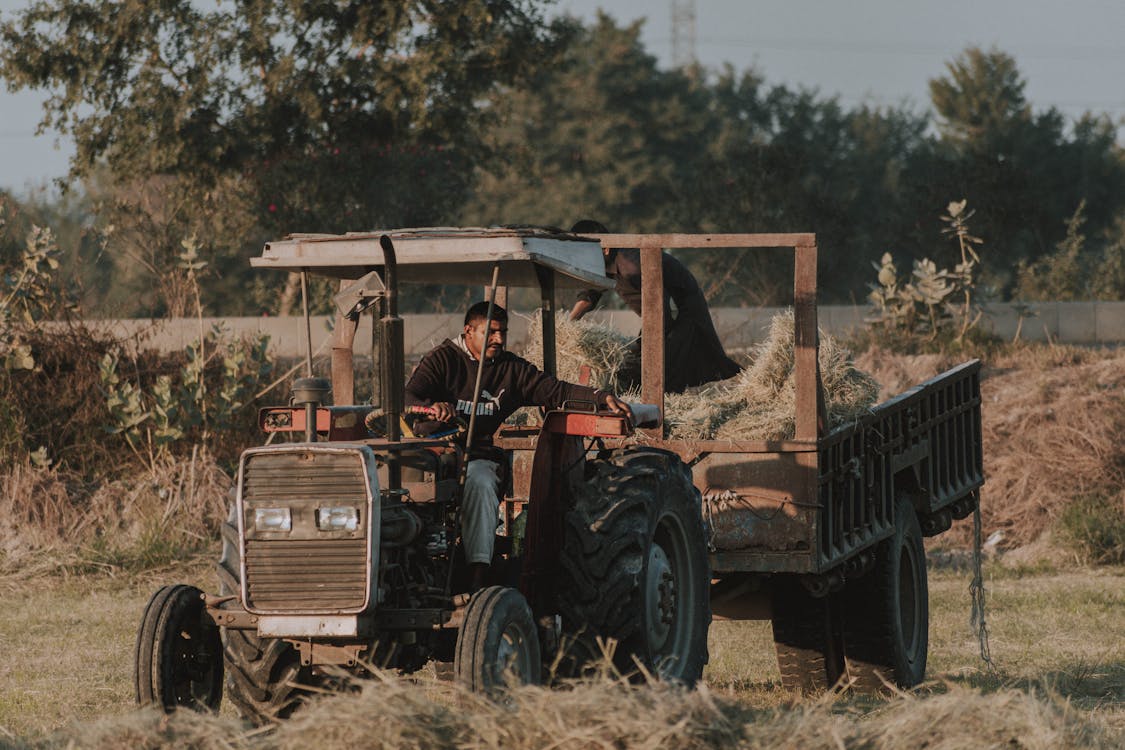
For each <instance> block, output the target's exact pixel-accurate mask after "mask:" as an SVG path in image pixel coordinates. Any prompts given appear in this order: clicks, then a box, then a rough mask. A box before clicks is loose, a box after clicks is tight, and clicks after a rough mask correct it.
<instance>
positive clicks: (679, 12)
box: [672, 0, 695, 68]
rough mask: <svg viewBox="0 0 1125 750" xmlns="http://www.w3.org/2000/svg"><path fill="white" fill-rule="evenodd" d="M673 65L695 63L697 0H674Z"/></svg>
mask: <svg viewBox="0 0 1125 750" xmlns="http://www.w3.org/2000/svg"><path fill="white" fill-rule="evenodd" d="M672 65H673V66H674V67H676V68H688V67H691V66H692V65H695V0H672Z"/></svg>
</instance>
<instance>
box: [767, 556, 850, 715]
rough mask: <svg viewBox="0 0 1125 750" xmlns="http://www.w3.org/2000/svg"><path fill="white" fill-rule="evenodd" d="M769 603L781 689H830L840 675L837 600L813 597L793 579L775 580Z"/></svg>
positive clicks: (841, 647) (841, 654)
mask: <svg viewBox="0 0 1125 750" xmlns="http://www.w3.org/2000/svg"><path fill="white" fill-rule="evenodd" d="M771 604H772V610H773V613H772V620H773V644H774V650H775V651H776V652H777V666H778V669H779V670H780V671H781V684H782V687H784V688H785V689H786V690H796V691H800V692H801V693H805V694H814V693H823V692H824V691H826V690H830V689H831V688H832V687H833V686H834V685H835V684H836V682H837V681H838V680H839V679H840V677H841V675H843V673H844V642H843V637H842V634H841V629H840V620H841V615H842V613H841V611H840V603H839V601H838V600H837V598H836V597H835V596H832V595H828V596H823V597H819V598H818V597H814V596H813V595H812V594H810V593H809V592H808V591H807V590H806V589H805V587H804V586H803V585H801V583H800V582H799V581H797V580H796V579H795V578H779V579H777V580H775V581H774V584H773V595H772V602H771Z"/></svg>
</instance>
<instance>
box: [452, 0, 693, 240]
mask: <svg viewBox="0 0 1125 750" xmlns="http://www.w3.org/2000/svg"><path fill="white" fill-rule="evenodd" d="M570 24H571V25H570V34H569V36H568V39H569V43H568V44H567V45H566V47H565V48H564V49H563V50H562V51H561V52H560V54H559V55H557V56H556V57H554V58H552V59H550V60H546V61H544V62H545V64H543V65H541V66H540V67H539V69H538V71H537V72H536V75H535V76H534V77H533V78H532V79H531V80H530V81H528V82H527V83H526V84H524V85H522V86H519V87H510V88H507V89H504V90H502V91H500V92H498V93H497V95H496V96H495V97H494V103H493V107H494V108H495V109H496V111H498V112H501V113H503V117H502V118H501V119H500V121H499V124H498V127H496V128H495V129H494V130H493V131H492V134H491V138H492V141H491V142H492V146H493V147H492V152H493V153H494V154H495V159H494V160H493V161H492V162H490V163H489V164H482V165H481V168H480V170H479V174H478V180H477V184H476V189H475V191H474V195H473V198H472V200H471V201H470V202H469V204H468V205H467V206H466V208H465V210H464V211H463V213H462V216H463V217H464V219H465V221H466V222H468V223H484V224H489V223H498V222H499V223H529V224H545V225H553V226H561V227H564V228H566V227H569V226H570V225H571V224H572V223H574V221H575V220H577V219H582V218H593V219H597V220H600V221H602V222H603V223H605V224H607V225H609V226H610V227H611V228H612V229H614V230H616V231H646V230H658V229H659V230H668V229H671V228H673V227H675V226H677V224H676V223H675V217H670V216H669V215H668V209H669V207H670V206H672V205H673V204H675V202H676V199H677V196H678V194H679V192H680V189H681V187H680V186H681V185H682V183H683V182H684V181H685V179H686V174H687V171H688V170H689V169H691V168H693V166H694V165H695V164H696V163H698V157H699V155H700V154H701V153H702V149H703V144H704V143H706V141H707V140H709V139H710V138H711V137H713V135H714V133H715V128H714V117H713V115H710V114H709V113H708V111H707V110H708V106H707V103H708V98H709V95H708V93H707V91H706V87H705V86H704V85H703V84H702V83H701V82H700V81H699V80H698V78H696V77H693V76H692V75H690V74H689V73H685V72H683V71H661V70H659V69H658V68H657V65H656V59H655V58H654V57H653V56H652V55H651V54H650V53H648V52H647V51H646V50H645V49H644V47H643V46H642V45H641V42H640V32H641V22H639V21H638V22H635V23H633V24H631V25H629V26H627V27H620V26H618V25H617V24H616V22H615V21H614V20H613V19H612V18H611V17H609V16H607V15H605V14H604V13H603V14H599V15H598V18H597V20H596V21H595V22H594V23H593V24H592V25H591V26H589V27H585V26H581V25H579V24H577V22H574V21H571V22H570Z"/></svg>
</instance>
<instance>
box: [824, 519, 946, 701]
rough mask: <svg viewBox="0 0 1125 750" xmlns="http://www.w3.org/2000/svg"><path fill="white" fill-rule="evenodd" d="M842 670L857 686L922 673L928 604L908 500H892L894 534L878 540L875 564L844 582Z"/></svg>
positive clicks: (915, 679)
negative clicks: (844, 667)
mask: <svg viewBox="0 0 1125 750" xmlns="http://www.w3.org/2000/svg"><path fill="white" fill-rule="evenodd" d="M845 592H846V596H847V614H846V617H845V620H844V638H845V653H846V656H847V663H848V674H849V676H850V678H851V680H852V685H853V687H855V688H856V689H857V690H861V691H866V692H878V691H880V690H884V689H886V687H887V684H888V683H893V684H894V685H897V686H898V687H900V688H911V687H914V686H915V685H917V684H918V683H920V682H921V681H922V679H923V677H925V674H926V656H927V651H928V649H929V621H930V606H929V592H928V587H927V584H926V552H925V548H924V547H923V546H922V530H921V528H920V527H919V525H918V517H917V515H916V514H915V512H914V507H913V506H912V505H911V504H910V502H909V501H907V500H905V499H903V498H900V499H899V500H898V502H897V503H896V505H895V533H894V536H892V537H891V538H890V539H886V540H884V541H883V542H880V544H879V546H878V547H877V548H876V551H875V567H874V569H873V570H872V571H871V572H869V573H868V574H867V575H865V576H863V577H862V578H859V579H857V580H855V581H849V582H848V584H847V586H846V587H845Z"/></svg>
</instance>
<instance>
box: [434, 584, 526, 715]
mask: <svg viewBox="0 0 1125 750" xmlns="http://www.w3.org/2000/svg"><path fill="white" fill-rule="evenodd" d="M542 659H543V657H542V654H540V652H539V631H538V630H537V629H536V627H535V620H534V618H533V617H532V615H531V608H530V607H529V606H528V605H527V600H526V599H524V598H523V594H521V593H520V592H519V591H516V590H515V589H512V588H507V587H505V586H489V587H488V588H485V589H481V590H480V591H478V592H476V593H475V594H473V598H472V599H470V600H469V606H468V607H467V608H466V609H465V619H464V622H463V623H462V625H461V628H460V630H459V631H458V633H457V654H456V657H455V658H454V661H453V672H454V674H455V675H456V676H457V680H458V682H460V683H461V684H462V685H464V686H465V687H467V688H469V689H470V690H473V691H475V692H479V693H495V692H496V691H499V690H502V689H503V688H505V687H510V686H514V685H538V684H539V681H540V680H539V675H540V671H539V670H540V665H541V663H542Z"/></svg>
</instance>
